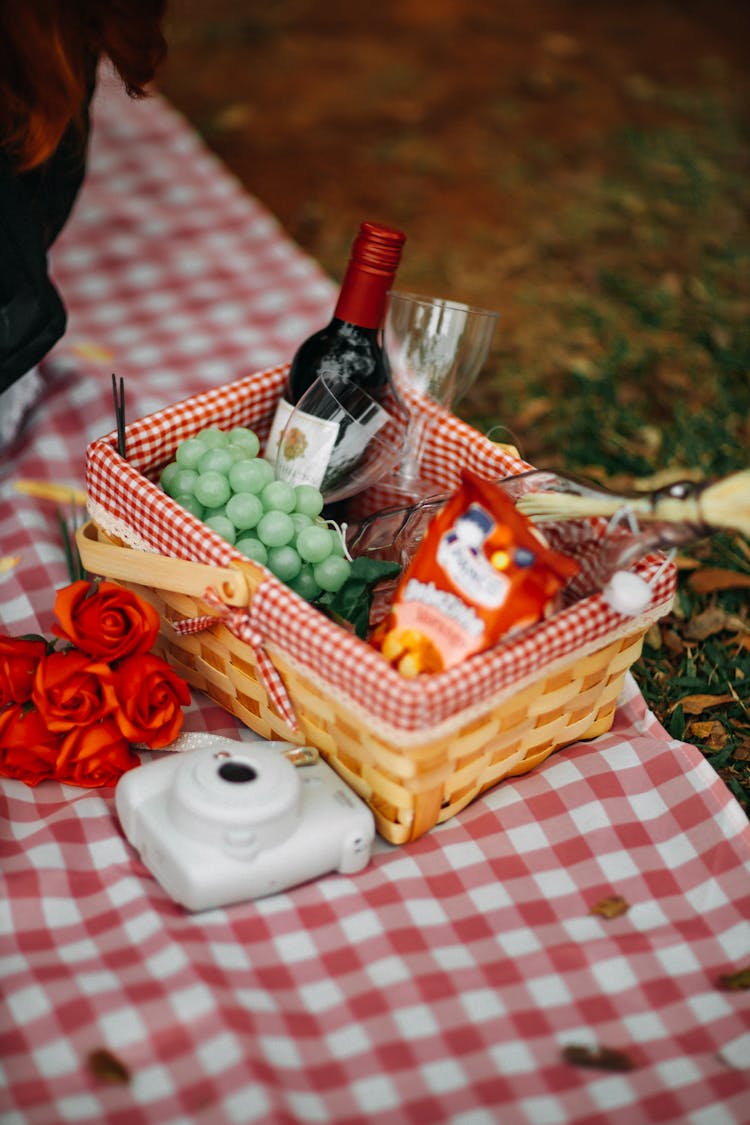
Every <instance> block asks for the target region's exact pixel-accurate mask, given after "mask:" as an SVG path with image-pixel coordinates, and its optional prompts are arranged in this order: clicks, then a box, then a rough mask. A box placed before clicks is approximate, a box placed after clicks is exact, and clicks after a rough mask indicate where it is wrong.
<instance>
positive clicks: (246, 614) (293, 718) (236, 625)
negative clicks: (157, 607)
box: [172, 586, 299, 731]
mask: <svg viewBox="0 0 750 1125" xmlns="http://www.w3.org/2000/svg"><path fill="white" fill-rule="evenodd" d="M203 600H204V601H205V602H207V603H208V604H209V605H210V606H211V607H212V609H215V610H216V613H207V614H204V615H203V616H202V617H187V618H185V619H184V620H183V621H175V622H173V623H172V627H173V629H174V630H175V632H176V633H180V634H181V635H185V634H190V635H192V634H193V633H201V632H202V631H203V630H204V629H209V628H210V627H211V626H212V625H215V624H216V621H217V619H218V620H220V621H221V622H222V624H223V625H226V627H227V629H229V631H230V633H234V635H235V637H238V638H239V639H240V640H241V641H243V642H244V643H245V644H246V645H249V646H250V648H251V649H252V650H253V655H254V656H255V659H256V662H257V665H258V674H259V676H260V680H261V683H262V684H263V687H264V688H265V690H266V693H267V694H268V698H269V700H270V701H271V703H272V704H273V706H274V707H275V709H276V711H277V712H278V713H279V715H281V717H282V718H283V719H284V720H285V721H286V722H287V723H288V724H289V726H290V727H291V728H292V730H294V731H299V723H298V722H297V715H296V713H295V710H294V705H293V704H292V701H291V699H290V698H289V693H288V691H287V690H286V684H285V683H284V681H283V680H282V678H281V676H280V675H279V672H278V669H277V668H276V666H275V664H274V663H273V661H272V660H271V658H270V656H269V655H268V653H267V652H266V648H265V638H264V637H263V634H262V633H261V631H260V629H258V628H257V626H255V625H254V624H253V622H252V619H251V613H252V610H250V611H248V610H246V609H239V608H234V607H232V606H228V605H225V603H224V602H223V601H222V600H221V598H220V597H219V595H218V594H217V593H216V591H215V590H213V589H212V588H211V587H210V586H209V587H208V588H207V589H206V591H205V593H204V594H203Z"/></svg>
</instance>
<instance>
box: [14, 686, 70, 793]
mask: <svg viewBox="0 0 750 1125" xmlns="http://www.w3.org/2000/svg"><path fill="white" fill-rule="evenodd" d="M61 745H62V735H61V734H58V733H57V732H56V731H50V730H49V729H48V728H47V724H46V723H45V721H44V719H43V718H42V716H41V715H40V714H39V712H38V711H35V710H33V708H32V709H31V710H28V711H27V710H25V708H24V707H23V706H21V705H20V704H15V705H14V706H12V707H8V708H6V710H5V711H2V712H0V774H2V775H3V776H4V777H14V778H16V779H17V780H18V781H24V782H25V783H26V784H27V785H37V784H38V783H39V782H40V781H44V780H45V778H48V777H54V776H55V768H56V764H57V756H58V754H59V752H60V746H61Z"/></svg>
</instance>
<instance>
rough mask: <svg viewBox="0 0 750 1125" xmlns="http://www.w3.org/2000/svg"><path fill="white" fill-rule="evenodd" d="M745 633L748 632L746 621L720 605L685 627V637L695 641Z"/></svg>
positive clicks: (693, 618)
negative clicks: (723, 634)
mask: <svg viewBox="0 0 750 1125" xmlns="http://www.w3.org/2000/svg"><path fill="white" fill-rule="evenodd" d="M725 630H726V632H729V633H743V632H745V631H747V630H748V625H747V622H746V621H743V620H742V618H741V617H737V615H736V614H733V613H727V612H726V610H724V609H722V608H721V607H720V606H718V605H714V606H709V607H708V609H704V610H703V612H702V613H698V614H696V616H695V617H692V618H691V619H690V621H688V623H687V625H686V626H685V635H686V636H687V637H689V638H690V639H691V640H693V641H705V639H706V638H707V637H712V636H713V635H714V634H715V633H722V632H724V631H725Z"/></svg>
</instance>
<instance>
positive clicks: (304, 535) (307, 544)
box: [295, 524, 333, 563]
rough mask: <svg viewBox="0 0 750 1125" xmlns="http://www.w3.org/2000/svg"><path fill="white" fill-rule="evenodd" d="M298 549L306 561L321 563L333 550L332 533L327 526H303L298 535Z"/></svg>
mask: <svg viewBox="0 0 750 1125" xmlns="http://www.w3.org/2000/svg"><path fill="white" fill-rule="evenodd" d="M295 545H296V547H297V550H298V551H299V553H300V556H301V558H303V559H304V560H305V562H310V563H321V562H323V560H324V559H327V558H328V556H329V555H330V554H331V551H332V550H333V544H332V543H331V534H330V531H329V530H328V528H327V527H316V526H315V524H313V525H312V527H303V529H302V531H300V533H299V535H298V536H297V542H296V544H295Z"/></svg>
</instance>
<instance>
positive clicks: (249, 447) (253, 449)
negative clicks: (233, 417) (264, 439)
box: [227, 426, 260, 457]
mask: <svg viewBox="0 0 750 1125" xmlns="http://www.w3.org/2000/svg"><path fill="white" fill-rule="evenodd" d="M227 438H228V440H229V444H230V445H235V446H238V447H239V448H240V449H242V451H243V453H244V455H245V457H257V456H258V453H259V451H260V440H259V438H258V435H257V434H256V433H255V432H254V431H253V430H251V429H248V427H247V426H235V427H234V429H233V430H230V431H229V432H228V434H227Z"/></svg>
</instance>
